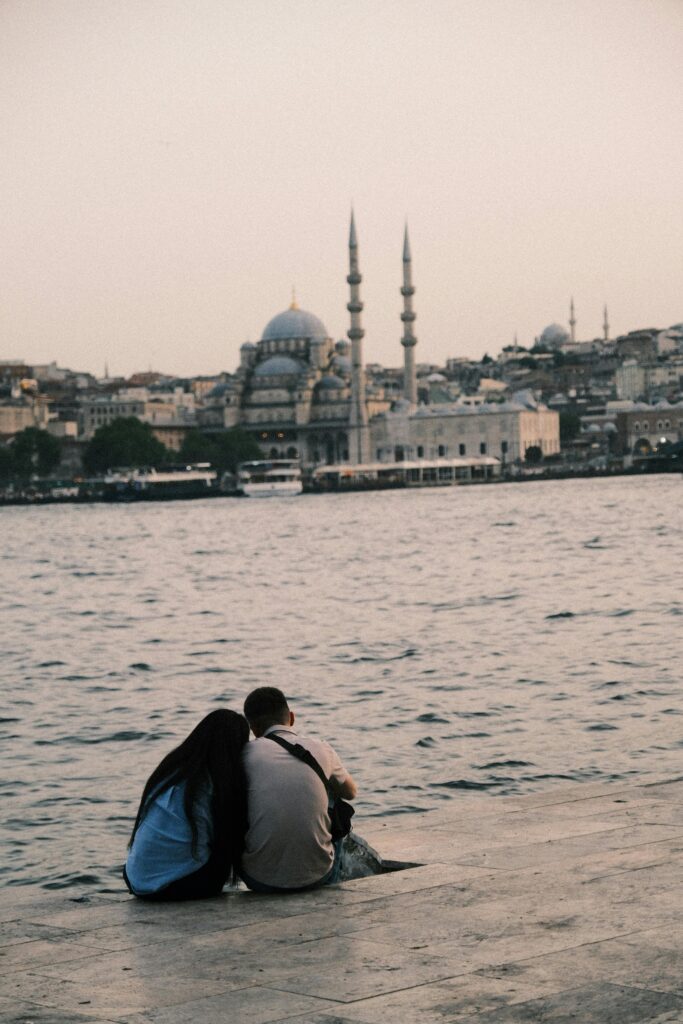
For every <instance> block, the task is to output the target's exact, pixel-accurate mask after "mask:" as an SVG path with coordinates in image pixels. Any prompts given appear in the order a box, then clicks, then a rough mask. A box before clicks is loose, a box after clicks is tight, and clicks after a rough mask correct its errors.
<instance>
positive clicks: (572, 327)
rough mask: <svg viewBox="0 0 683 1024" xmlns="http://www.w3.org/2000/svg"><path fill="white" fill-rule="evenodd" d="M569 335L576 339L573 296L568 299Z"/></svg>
mask: <svg viewBox="0 0 683 1024" xmlns="http://www.w3.org/2000/svg"><path fill="white" fill-rule="evenodd" d="M569 336H570V338H571V340H572V341H576V316H575V315H574V296H573V295H572V297H571V299H570V300H569Z"/></svg>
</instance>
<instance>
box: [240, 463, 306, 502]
mask: <svg viewBox="0 0 683 1024" xmlns="http://www.w3.org/2000/svg"><path fill="white" fill-rule="evenodd" d="M302 491H303V484H302V481H301V465H300V464H299V460H298V459H267V460H266V459H257V460H254V461H252V462H242V463H240V465H239V466H238V467H237V493H238V494H243V495H244V496H245V497H246V498H273V497H288V496H293V495H296V494H301V492H302Z"/></svg>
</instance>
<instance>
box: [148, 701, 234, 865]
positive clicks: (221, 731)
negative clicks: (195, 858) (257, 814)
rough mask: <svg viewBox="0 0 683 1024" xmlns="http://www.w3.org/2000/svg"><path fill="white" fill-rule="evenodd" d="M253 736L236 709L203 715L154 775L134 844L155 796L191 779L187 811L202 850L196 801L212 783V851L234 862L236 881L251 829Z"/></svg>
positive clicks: (186, 795) (194, 838)
mask: <svg viewBox="0 0 683 1024" xmlns="http://www.w3.org/2000/svg"><path fill="white" fill-rule="evenodd" d="M248 739H249V726H248V725H247V720H246V718H244V717H243V716H242V715H239V714H238V713H237V712H236V711H228V710H226V709H219V710H218V711H211V712H210V714H208V715H207V716H206V718H203V719H202V720H201V722H200V723H199V725H197V726H195V728H194V729H193V730H192V732H191V733H190V735H189V736H188V737H187V739H186V740H183V742H182V743H181V744H180V746H179V747H176V748H175V750H172V751H171V753H170V754H167V755H166V757H165V758H164V759H163V761H162V762H161V764H160V765H159V766H158V768H155V769H154V771H153V772H152V774H151V775H150V777H149V778H148V780H147V783H146V785H145V788H144V789H143V791H142V798H141V800H140V806H139V808H138V813H137V817H136V819H135V825H134V826H133V832H132V834H131V837H130V842H129V843H128V845H129V846H130V845H131V844H132V842H133V840H134V839H135V833H136V832H137V830H138V827H139V825H140V822H141V821H142V819H143V818H144V817H145V814H146V813H147V811H148V809H149V806H150V803H151V799H150V798H151V797H152V796H158V795H159V793H163V792H164V790H166V789H169V787H171V786H175V785H178V784H179V783H181V782H182V783H184V784H185V793H184V798H183V803H184V808H185V814H186V815H187V820H188V821H189V823H190V828H191V830H192V853H193V854H196V852H197V840H198V838H199V837H198V832H197V821H196V818H195V813H194V808H195V802H196V800H197V797H198V795H199V794H200V792H201V791H202V790H203V789H205V787H206V786H207V784H209V785H210V786H211V818H212V822H213V839H212V844H211V845H212V849H211V852H212V854H214V853H215V854H216V855H217V856H218V857H220V859H221V860H222V861H223V862H224V863H225V864H226V865H227V866H229V868H230V877H231V880H232V881H233V882H235V881H236V879H237V870H238V868H239V863H240V858H241V856H242V849H243V846H244V834H245V832H246V830H247V786H246V780H245V776H244V768H243V767H242V750H243V748H244V745H245V744H246V743H247V741H248Z"/></svg>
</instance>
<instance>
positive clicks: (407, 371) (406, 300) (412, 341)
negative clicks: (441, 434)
mask: <svg viewBox="0 0 683 1024" xmlns="http://www.w3.org/2000/svg"><path fill="white" fill-rule="evenodd" d="M414 294H415V289H414V288H413V271H412V260H411V257H410V242H409V240H408V225H407V224H406V232H405V236H404V239H403V287H402V288H401V295H402V296H403V312H402V313H401V320H402V321H403V337H402V338H401V344H402V345H403V397H404V398H406V399H407V400H408V401H409V402H410V404H411V405H417V376H416V374H415V346H416V344H417V338H416V337H415V335H414V334H413V323H414V322H415V313H414V312H413V295H414Z"/></svg>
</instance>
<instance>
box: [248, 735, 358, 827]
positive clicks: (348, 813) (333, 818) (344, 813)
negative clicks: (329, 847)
mask: <svg viewBox="0 0 683 1024" xmlns="http://www.w3.org/2000/svg"><path fill="white" fill-rule="evenodd" d="M266 739H268V740H273V741H274V742H275V743H277V744H279V746H281V747H282V748H283V749H284V750H287V751H288V752H289V753H290V754H293V755H294V757H298V759H299V760H300V761H303V762H304V764H307V765H308V767H309V768H312V769H313V771H314V772H315V773H316V775H317V776H318V778H319V779H320V781H321V782H322V784H323V786H324V787H325V789H326V790H327V795H328V797H329V800H330V806H329V810H328V813H329V815H330V834H331V836H332V840H333V842H336V841H337V840H338V839H343V838H344V836H347V835H348V834H349V832H350V831H351V818H352V817H353V816H354V814H355V813H356V808H355V807H353V806H352V805H351V804H350V803H347V801H346V800H342V798H341V797H340V796H335V795H334V793H332V792H331V791H330V783H329V781H328V779H327V778H326V776H325V772H324V771H323V770H322V768H321V767H320V765H319V764H318V762H317V761H316V759H315V758H314V757H313V754H312V753H311V752H310V750H306V748H305V747H302V746H301V744H300V743H288V742H287V740H285V739H283V738H282V736H276V735H275V733H272V732H271V733H268V735H267V736H266Z"/></svg>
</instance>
